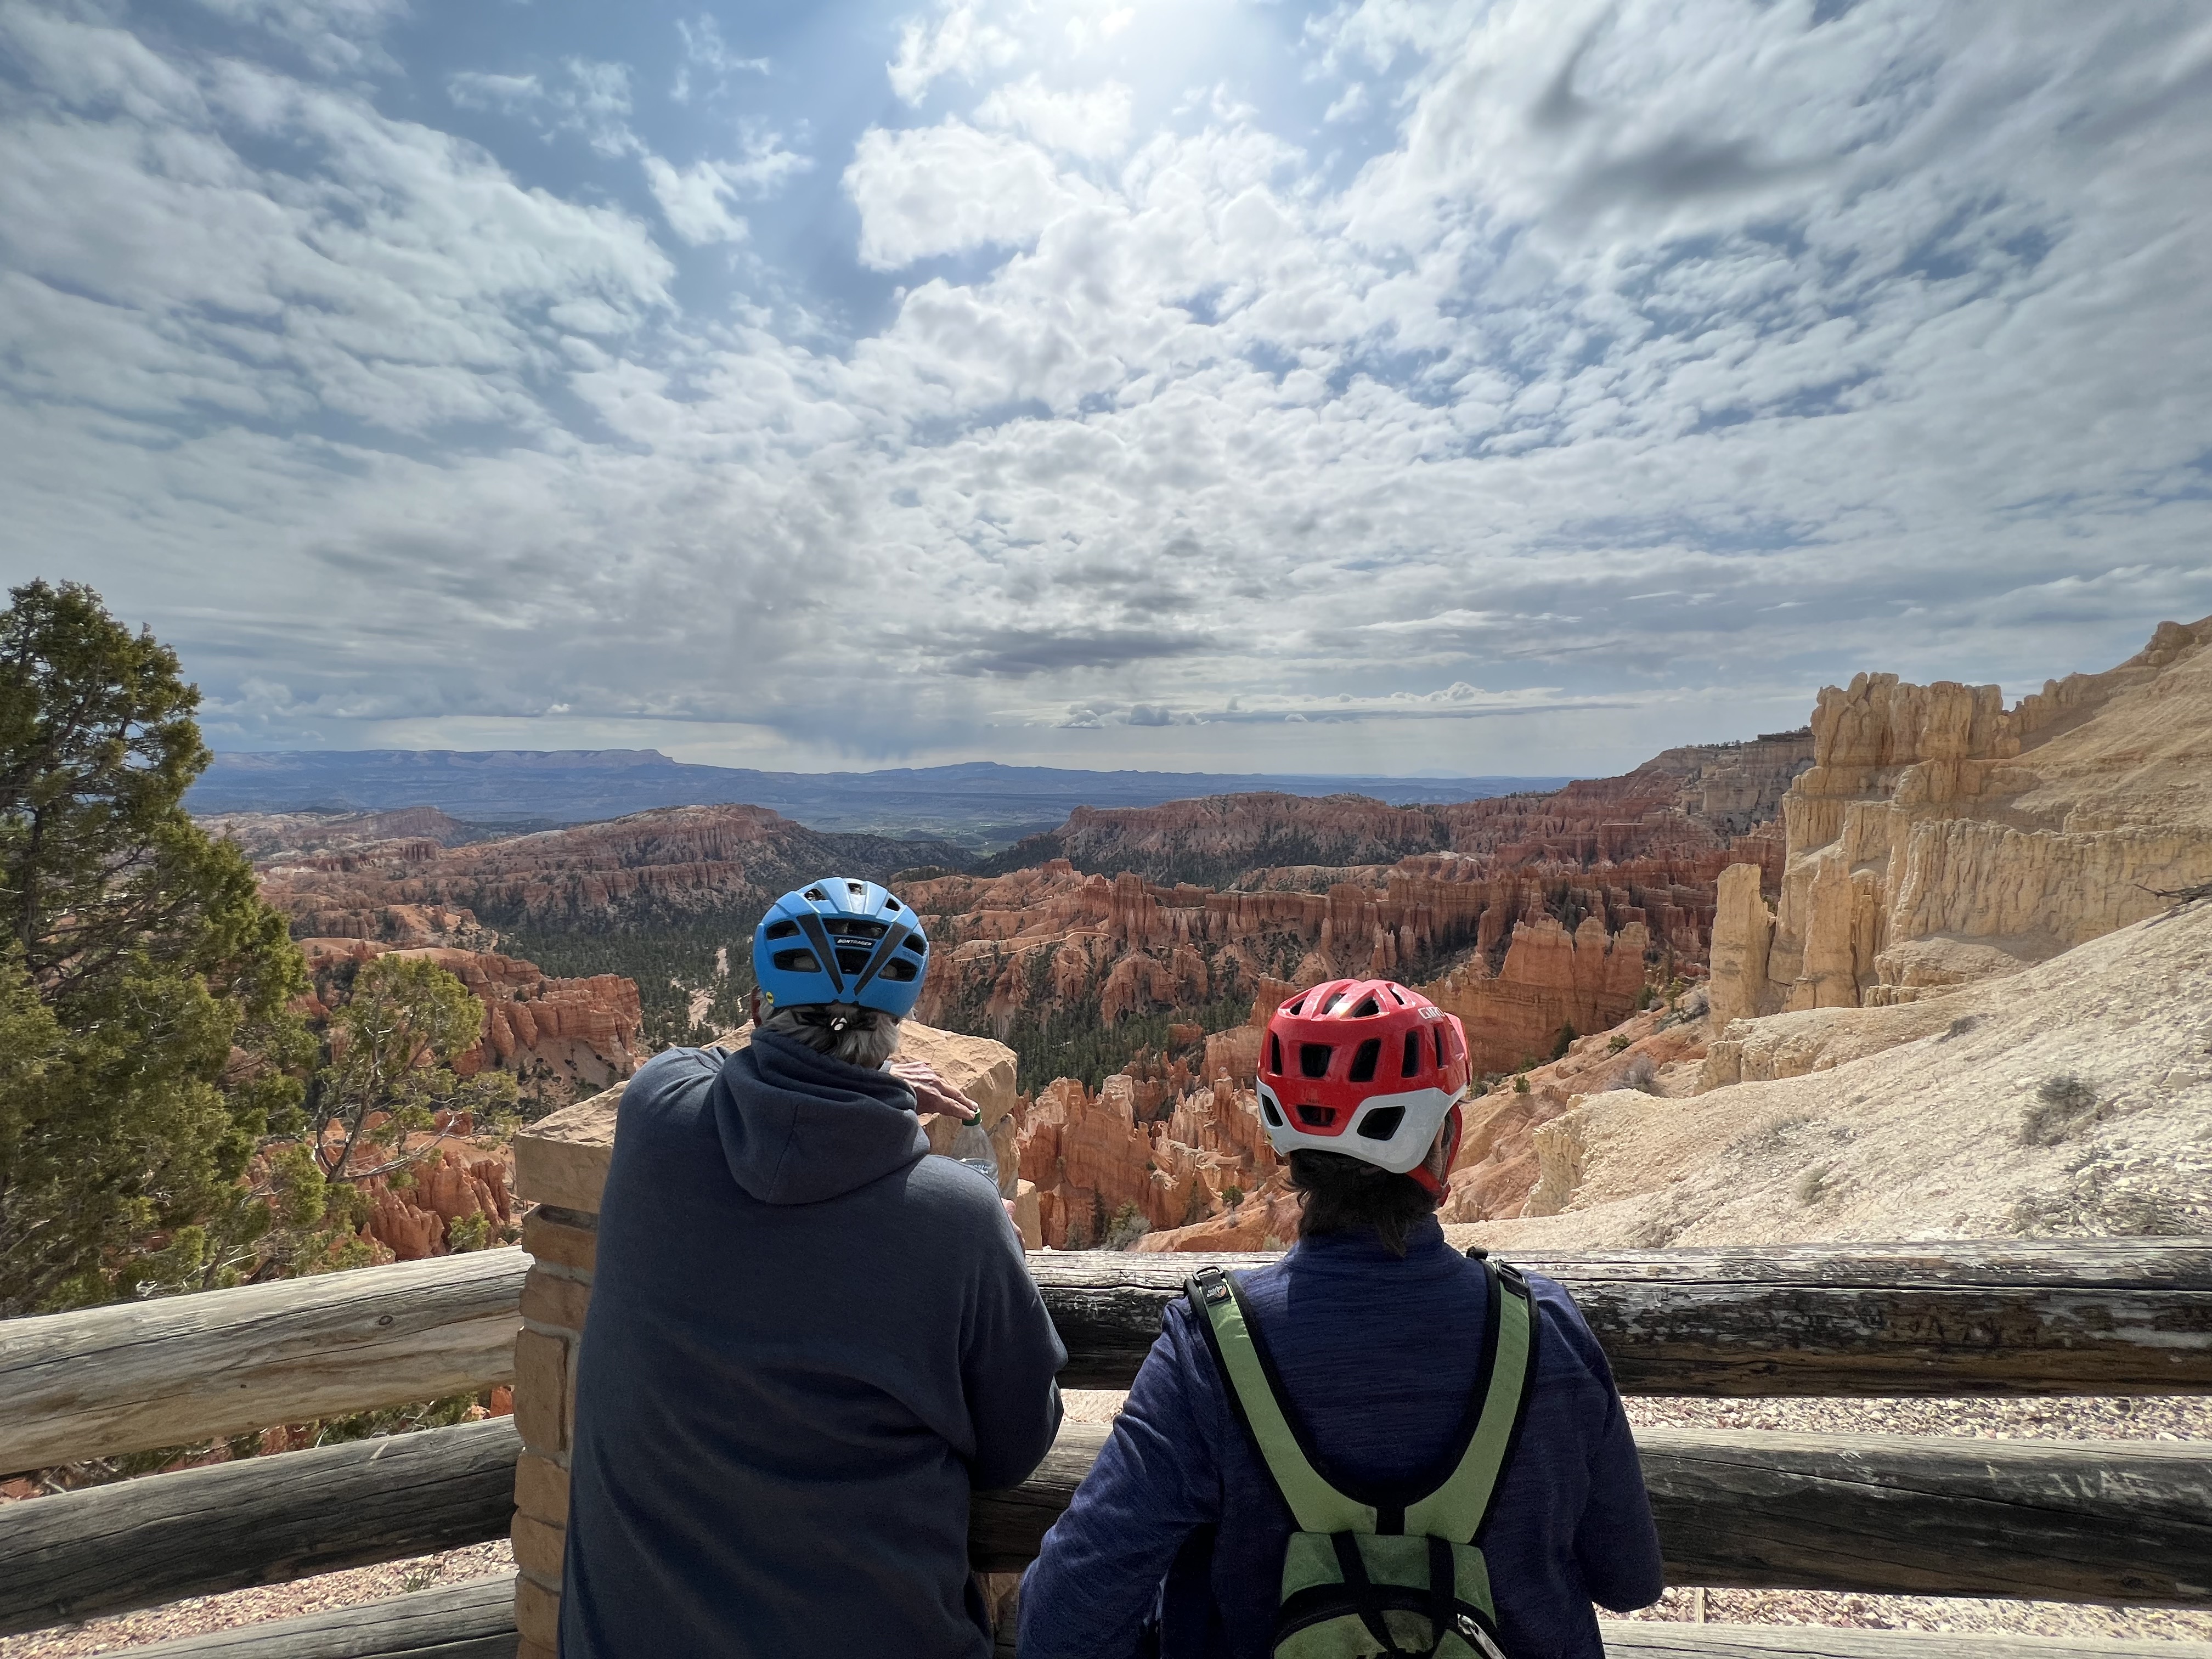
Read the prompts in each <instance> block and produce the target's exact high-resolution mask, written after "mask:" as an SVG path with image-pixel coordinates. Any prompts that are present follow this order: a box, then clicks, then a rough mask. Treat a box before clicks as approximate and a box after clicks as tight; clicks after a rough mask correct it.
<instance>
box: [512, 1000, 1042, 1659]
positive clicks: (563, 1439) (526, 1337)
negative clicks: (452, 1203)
mask: <svg viewBox="0 0 2212 1659" xmlns="http://www.w3.org/2000/svg"><path fill="white" fill-rule="evenodd" d="M744 1037H745V1034H744V1033H742V1032H741V1033H739V1034H738V1036H736V1037H734V1038H731V1039H727V1040H726V1042H727V1043H728V1045H729V1046H732V1047H734V1046H738V1045H739V1044H741V1043H742V1042H744ZM900 1049H901V1052H902V1053H905V1054H915V1055H917V1056H919V1057H920V1058H921V1059H924V1060H927V1061H928V1062H929V1063H930V1064H931V1065H932V1066H935V1067H936V1068H937V1071H938V1073H939V1075H940V1076H942V1077H944V1078H945V1079H947V1080H948V1081H950V1082H951V1083H952V1084H954V1085H956V1086H957V1087H959V1088H961V1089H963V1090H965V1091H967V1092H968V1093H969V1095H971V1096H972V1097H974V1098H975V1101H976V1103H978V1104H979V1105H981V1107H982V1108H983V1118H984V1122H985V1124H986V1125H987V1127H989V1128H990V1129H991V1131H992V1139H993V1141H994V1144H995V1145H997V1146H999V1148H1000V1152H999V1157H1000V1169H1001V1170H1003V1171H1005V1172H1006V1182H1005V1184H1006V1187H1007V1188H1010V1189H1012V1188H1013V1186H1014V1182H1013V1175H1014V1169H1015V1151H1014V1144H1013V1128H1014V1125H1013V1121H1012V1118H1011V1117H1009V1116H1008V1113H1009V1112H1010V1111H1011V1109H1012V1107H1013V1104H1014V1056H1013V1051H1012V1049H1010V1048H1006V1045H1005V1044H1003V1043H998V1042H990V1041H988V1040H987V1039H986V1038H982V1037H966V1036H956V1035H954V1034H953V1033H951V1032H948V1031H937V1030H932V1029H930V1028H929V1027H927V1026H925V1025H916V1024H914V1023H913V1022H912V1021H908V1022H907V1024H906V1025H905V1026H904V1027H903V1028H902V1036H901V1039H900ZM621 1098H622V1091H621V1090H620V1089H619V1088H615V1089H610V1090H608V1091H606V1092H605V1093H604V1094H599V1095H595V1096H593V1097H592V1098H591V1099H589V1100H586V1101H582V1102H580V1103H578V1104H576V1105H574V1106H571V1107H569V1108H568V1109H566V1110H565V1111H560V1112H556V1113H554V1114H553V1115H551V1116H550V1117H545V1118H541V1119H540V1120H539V1121H537V1122H536V1123H533V1124H532V1125H531V1126H530V1127H528V1128H527V1129H526V1130H524V1131H523V1132H522V1133H520V1134H518V1135H517V1136H516V1137H515V1139H514V1188H515V1192H516V1194H517V1195H518V1196H520V1197H521V1198H524V1199H526V1200H529V1201H531V1202H532V1203H533V1204H535V1205H536V1206H538V1207H537V1208H536V1209H535V1210H533V1211H532V1212H531V1213H530V1215H529V1217H528V1218H527V1219H526V1220H525V1221H524V1222H523V1224H522V1248H523V1249H525V1250H526V1251H527V1252H529V1254H530V1256H531V1258H532V1260H531V1267H530V1276H529V1278H528V1279H526V1280H524V1282H523V1287H522V1330H521V1333H520V1334H519V1335H518V1336H517V1337H516V1338H515V1345H514V1422H515V1427H516V1428H517V1429H518V1430H519V1431H520V1433H521V1435H522V1458H521V1461H520V1462H519V1463H517V1464H516V1465H515V1472H514V1561H515V1565H516V1566H517V1567H518V1568H520V1571H521V1576H520V1578H519V1579H518V1580H517V1581H516V1586H515V1592H514V1596H515V1605H514V1622H515V1626H516V1628H517V1629H518V1630H519V1631H520V1632H521V1644H520V1647H519V1648H518V1649H517V1650H516V1659H555V1655H556V1652H557V1650H558V1648H559V1635H558V1633H559V1626H560V1614H561V1559H562V1550H563V1547H564V1546H565V1544H566V1542H567V1540H568V1452H569V1447H570V1444H571V1443H572V1440H573V1437H574V1427H575V1417H576V1395H575V1389H576V1352H577V1349H578V1348H579V1347H580V1346H581V1344H582V1342H583V1337H584V1310H586V1308H587V1307H589V1306H590V1305H591V1300H592V1261H593V1258H594V1255H595V1253H596V1250H597V1248H598V1242H599V1194H600V1193H601V1191H602V1190H603V1189H604V1188H605V1186H606V1180H607V1165H608V1163H609V1162H610V1160H611V1158H613V1156H614V1146H615V1108H616V1105H617V1103H618V1102H619V1101H620V1100H621ZM927 1127H928V1129H929V1133H930V1139H931V1142H932V1144H933V1146H938V1147H939V1150H944V1149H945V1148H947V1147H949V1146H951V1137H952V1133H953V1131H954V1129H955V1128H956V1127H957V1125H954V1124H952V1123H951V1122H949V1121H928V1122H927ZM1020 1185H1021V1188H1022V1189H1023V1190H1021V1191H1020V1194H1019V1200H1018V1212H1019V1213H1020V1216H1021V1226H1022V1231H1023V1233H1024V1239H1025V1242H1026V1243H1028V1244H1029V1246H1030V1249H1036V1248H1037V1244H1038V1241H1037V1236H1036V1227H1037V1207H1036V1189H1035V1188H1032V1187H1030V1184H1029V1183H1028V1182H1022V1183H1020ZM1008 1195H1009V1196H1010V1197H1012V1196H1014V1195H1015V1194H1014V1193H1013V1192H1012V1190H1010V1191H1009V1193H1008Z"/></svg>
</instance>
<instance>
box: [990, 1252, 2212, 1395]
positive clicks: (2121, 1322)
mask: <svg viewBox="0 0 2212 1659" xmlns="http://www.w3.org/2000/svg"><path fill="white" fill-rule="evenodd" d="M1510 1256H1511V1259H1512V1260H1513V1261H1516V1262H1517V1263H1518V1264H1519V1265H1521V1266H1522V1267H1527V1268H1528V1269H1529V1270H1531V1271H1532V1272H1535V1273H1543V1274H1546V1275H1547V1276H1549V1277H1551V1278H1553V1279H1558V1280H1559V1282H1560V1283H1561V1284H1562V1285H1565V1286H1566V1287H1567V1289H1568V1290H1569V1291H1572V1292H1573V1294H1574V1297H1575V1300H1576V1301H1577V1303H1578V1304H1580V1305H1581V1307H1582V1310H1583V1314H1584V1316H1586V1317H1587V1318H1588V1319H1589V1323H1590V1328H1591V1329H1592V1330H1593V1331H1594V1332H1595V1334H1596V1336H1597V1339H1598V1340H1599V1341H1600V1342H1601V1344H1602V1345H1603V1346H1604V1347H1605V1351H1606V1354H1607V1358H1609V1359H1610V1360H1611V1361H1612V1362H1613V1373H1614V1376H1616V1377H1617V1378H1618V1379H1619V1381H1620V1386H1621V1388H1622V1389H1623V1390H1625V1391H1626V1392H1627V1393H1630V1394H1662V1395H2010V1394H2096V1395H2142V1394H2204V1393H2212V1241H2208V1240H2204V1239H2069V1240H2065V1241H2038V1242H2019V1243H1992V1242H1989V1241H1981V1242H1960V1241H1954V1240H1946V1241H1943V1242H1941V1243H1927V1244H1844V1245H1826V1244H1823V1245H1763V1246H1759V1247H1757V1248H1743V1249H1739V1248H1735V1247H1726V1248H1712V1249H1675V1250H1588V1251H1582V1252H1578V1253H1576V1254H1573V1255H1565V1254H1559V1255H1547V1254H1540V1253H1537V1252H1534V1251H1530V1252H1512V1253H1510ZM1273 1260H1274V1258H1273V1257H1270V1256H1265V1255H1207V1256H1198V1255H1164V1254H1163V1255H1130V1254H1124V1253H1121V1252H1108V1251H1096V1252H1069V1253H1066V1254H1057V1253H1055V1254H1051V1255H1034V1256H1031V1257H1030V1267H1031V1269H1032V1270H1033V1271H1034V1273H1036V1279H1037V1283H1038V1285H1040V1286H1041V1287H1042V1290H1043V1292H1044V1299H1045V1305H1046V1306H1047V1307H1048V1308H1049V1309H1051V1310H1052V1315H1053V1320H1054V1323H1055V1324H1057V1325H1058V1326H1059V1328H1060V1338H1061V1340H1063V1341H1064V1342H1066V1345H1067V1350H1068V1353H1069V1356H1070V1358H1069V1364H1068V1368H1067V1370H1065V1371H1063V1372H1062V1373H1061V1374H1060V1382H1061V1383H1062V1384H1063V1385H1064V1386H1066V1387H1068V1388H1076V1389H1118V1388H1127V1386H1128V1384H1129V1381H1130V1379H1131V1378H1132V1377H1133V1376H1135V1375H1136V1370H1137V1366H1138V1365H1139V1364H1140V1363H1141V1362H1142V1360H1143V1358H1144V1357H1145V1353H1146V1350H1147V1349H1149V1348H1150V1347H1151V1346H1152V1339H1153V1338H1154V1337H1155V1336H1157V1335H1158V1333H1159V1321H1160V1313H1161V1310H1163V1309H1164V1307H1165V1305H1166V1304H1167V1303H1168V1302H1169V1301H1170V1300H1171V1299H1172V1298H1173V1297H1176V1295H1178V1294H1180V1293H1181V1291H1182V1282H1183V1279H1184V1278H1185V1277H1186V1276H1187V1275H1188V1274H1190V1273H1195V1272H1196V1271H1197V1270H1198V1269H1199V1268H1200V1267H1203V1266H1205V1265H1206V1264H1207V1263H1209V1262H1218V1263H1221V1264H1224V1265H1225V1266H1230V1267H1260V1266H1264V1265H1266V1264H1267V1262H1268V1261H1273Z"/></svg>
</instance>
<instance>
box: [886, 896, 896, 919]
mask: <svg viewBox="0 0 2212 1659" xmlns="http://www.w3.org/2000/svg"><path fill="white" fill-rule="evenodd" d="M898 908H899V902H898V901H897V900H896V899H895V898H887V899H885V900H884V909H886V910H888V911H890V912H891V913H892V914H894V915H896V913H897V911H898Z"/></svg>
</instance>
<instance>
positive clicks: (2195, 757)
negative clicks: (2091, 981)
mask: <svg viewBox="0 0 2212 1659" xmlns="http://www.w3.org/2000/svg"><path fill="white" fill-rule="evenodd" d="M2208 647H2212V617H2208V618H2207V619H2205V620H2204V621H2203V622H2199V623H2195V624H2192V625H2187V626H2185V625H2183V624H2180V623H2160V625H2159V629H2158V631H2157V633H2156V634H2155V635H2154V636H2153V638H2152V640H2151V642H2150V644H2149V646H2148V647H2146V648H2145V649H2144V650H2143V651H2142V652H2141V653H2138V654H2137V655H2136V656H2135V657H2133V658H2131V659H2129V660H2128V661H2127V662H2125V663H2123V664H2122V665H2120V666H2119V667H2118V668H2115V669H2112V671H2109V672H2106V673H2103V674H2096V675H2083V674H2076V675H2072V676H2069V678H2066V679H2064V680H2063V681H2061V680H2054V681H2051V682H2050V683H2048V684H2046V685H2045V688H2044V690H2042V691H2040V692H2039V693H2036V694H2034V695H2033V696H2027V697H2023V698H2022V699H2021V701H2020V702H2019V704H2018V705H2017V706H2016V707H2015V708H2011V709H2009V710H2008V709H2007V708H2005V707H2004V705H2003V699H2002V696H2001V695H2000V694H1999V692H1998V690H1997V688H1996V687H1995V686H1986V685H1985V686H1966V685H1959V684H1952V683H1950V682H1948V681H1939V682H1937V683H1936V684H1933V685H1910V684H1904V683H1902V682H1900V681H1899V679H1898V678H1897V677H1896V676H1895V675H1892V674H1874V675H1865V674H1863V675H1861V676H1859V677H1858V678H1857V679H1855V680H1853V681H1852V682H1851V684H1850V687H1849V688H1848V689H1845V690H1838V689H1836V688H1835V687H1829V688H1828V689H1827V690H1823V691H1822V692H1821V693H1820V705H1819V708H1817V709H1816V711H1815V712H1814V717H1813V736H1814V765H1813V766H1812V768H1811V769H1808V770H1807V771H1806V772H1804V773H1803V774H1802V775H1800V776H1799V777H1798V778H1797V779H1796V782H1794V783H1793V784H1792V785H1791V786H1790V791H1789V793H1787V794H1785V795H1784V797H1783V799H1782V811H1783V821H1784V827H1785V831H1786V835H1787V842H1788V845H1787V850H1786V853H1785V855H1784V871H1783V878H1782V886H1781V902H1780V904H1779V905H1778V908H1777V910H1776V912H1775V913H1774V915H1773V916H1772V917H1771V921H1770V920H1769V918H1768V917H1767V915H1766V914H1765V906H1764V905H1763V904H1759V903H1758V902H1756V891H1755V882H1754V880H1753V875H1752V874H1749V873H1747V874H1742V875H1737V874H1735V873H1733V872H1729V873H1725V874H1724V875H1723V878H1722V893H1723V901H1722V902H1721V905H1720V908H1719V910H1718V913H1717V917H1716V921H1715V925H1714V935H1713V947H1712V960H1713V962H1714V964H1715V1005H1714V1006H1715V1012H1716V1016H1717V1018H1716V1025H1717V1028H1720V1029H1723V1031H1725V1027H1726V1024H1727V1023H1728V1021H1729V1020H1730V1019H1734V1018H1743V1017H1748V1016H1752V1015H1757V1014H1763V1013H1774V1012H1780V1011H1782V1010H1784V1009H1808V1008H1851V1007H1857V1006H1862V1005H1880V1004H1887V1003H1902V1002H1911V1001H1914V1000H1918V999H1920V998H1922V997H1924V996H1927V995H1930V994H1942V993H1944V992H1948V990H1950V989H1951V988H1953V987H1956V986H1958V985H1960V984H1964V983H1967V982H1970V981H1973V980H1976V979H1979V978H1984V977H1987V976H1988V975H1991V974H1993V973H2009V972H2016V971H2018V970H2019V969H2021V968H2022V967H2025V966H2027V965H2029V964H2032V963H2037V962H2041V961H2045V960H2046V959H2048V958H2049V957H2052V956H2055V955H2057V953H2058V952H2059V951H2063V950H2066V949H2068V948H2069V947H2070V946H2072V945H2078V944H2081V942H2083V941H2084V940H2087V939H2094V938H2097V937H2099V936H2100V935H2102V934H2105V933H2110V932H2112V930H2113V929H2115V928H2118V927H2124V926H2125V925H2127V924H2128V923H2130V922H2131V921H2136V920H2138V919H2140V918H2142V917H2143V916H2146V915H2150V914H2151V913H2152V912H2153V911H2154V910H2156V909H2157V908H2160V904H2161V903H2162V902H2163V901H2161V900H2160V898H2159V897H2158V896H2157V894H2158V892H2159V891H2160V890H2176V889H2179V888H2183V887H2186V886H2189V885H2191V884H2195V883H2197V882H2202V881H2204V880H2207V879H2212V649H2208ZM1762 956H1764V957H1765V963H1764V969H1763V971H1761V970H1760V969H1759V958H1760V957H1762Z"/></svg>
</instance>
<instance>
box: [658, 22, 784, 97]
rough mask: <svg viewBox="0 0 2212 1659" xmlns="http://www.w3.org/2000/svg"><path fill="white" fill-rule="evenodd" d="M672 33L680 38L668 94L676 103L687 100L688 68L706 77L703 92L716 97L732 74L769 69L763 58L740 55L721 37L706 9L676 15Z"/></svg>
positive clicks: (767, 61)
mask: <svg viewBox="0 0 2212 1659" xmlns="http://www.w3.org/2000/svg"><path fill="white" fill-rule="evenodd" d="M676 33H677V34H678V37H679V38H680V39H681V40H683V42H684V61H683V62H682V63H680V64H678V65H677V66H676V81H675V84H674V85H673V86H671V88H669V93H668V95H669V96H670V97H671V98H673V99H674V100H676V101H677V102H678V103H679V104H684V103H689V102H690V100H691V90H692V82H691V76H692V71H694V70H699V71H701V72H702V76H704V77H705V78H706V79H707V81H708V87H707V95H708V97H717V96H720V95H721V94H724V93H726V92H727V91H728V90H729V84H730V78H731V77H732V76H736V75H766V74H767V73H768V72H769V67H770V65H769V60H768V59H767V58H740V57H738V55H737V54H736V53H735V52H732V51H731V50H730V49H729V47H728V46H727V45H726V44H725V43H724V41H723V40H722V30H721V26H720V24H718V23H717V22H715V21H714V18H713V17H712V16H711V15H708V13H706V12H701V13H700V14H699V15H698V16H697V17H696V18H695V19H685V18H681V17H679V18H678V19H677V20H676Z"/></svg>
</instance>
